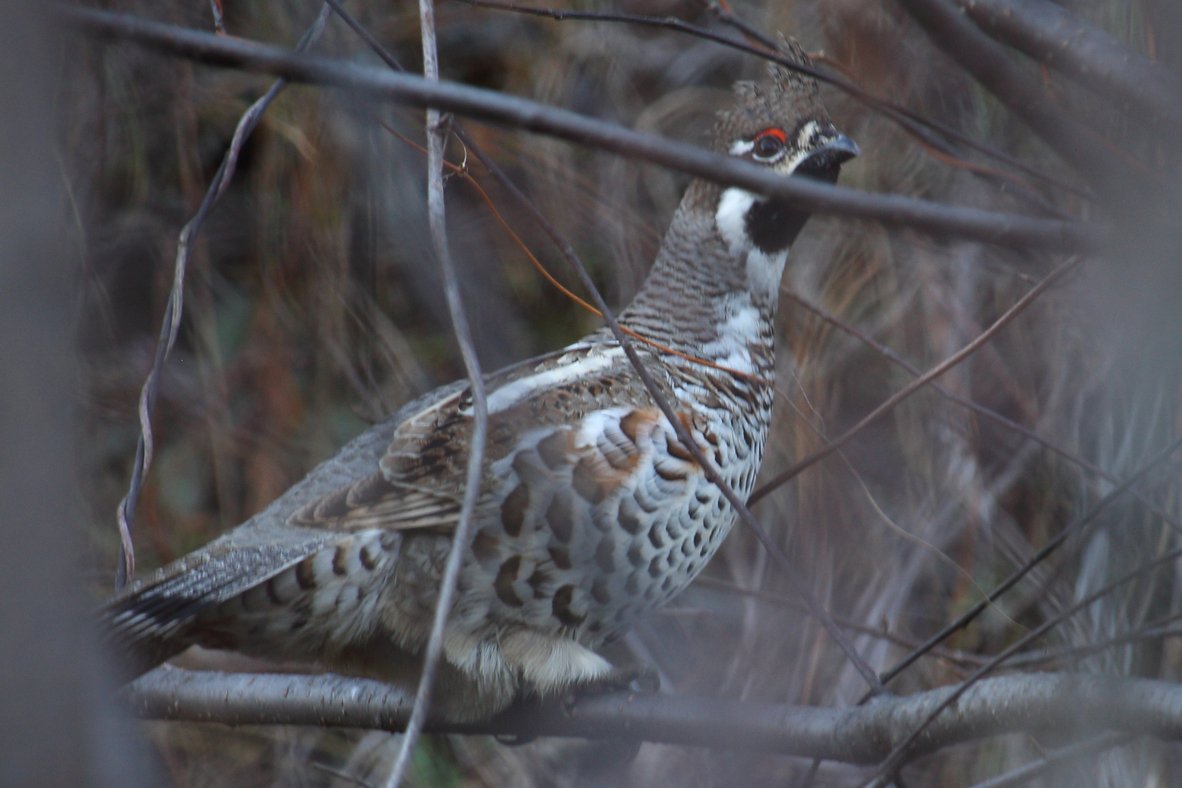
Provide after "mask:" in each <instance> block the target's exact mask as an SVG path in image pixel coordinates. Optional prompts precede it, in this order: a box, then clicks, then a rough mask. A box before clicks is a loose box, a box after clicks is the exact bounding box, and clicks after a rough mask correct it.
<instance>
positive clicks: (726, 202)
mask: <svg viewBox="0 0 1182 788" xmlns="http://www.w3.org/2000/svg"><path fill="white" fill-rule="evenodd" d="M757 199H759V198H758V197H757V196H756V195H754V194H752V193H751V192H749V191H747V190H746V189H740V188H739V187H737V186H732V187H730V188H729V189H727V190H725V191H724V192H723V193H722V196H721V197H720V198H719V200H718V211H717V213H715V214H714V221H715V223H716V224H717V225H718V232H719V234H720V235H721V236H722V240H724V241H726V245H727V248H728V249H729V250H730V253H731V254H733V255H735V256H736V257H738V256H739V255H741V254H743V252H745V251H746V250H747V249H750V248H751V239H750V238H749V237H748V235H747V211H749V210H750V209H751V206H752V205H754V204H755V201H756V200H757Z"/></svg>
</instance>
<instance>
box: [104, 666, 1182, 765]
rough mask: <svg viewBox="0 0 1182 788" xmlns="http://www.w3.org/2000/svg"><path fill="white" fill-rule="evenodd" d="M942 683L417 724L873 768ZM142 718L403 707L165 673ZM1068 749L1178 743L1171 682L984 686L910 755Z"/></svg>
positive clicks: (325, 691) (377, 694) (380, 712)
mask: <svg viewBox="0 0 1182 788" xmlns="http://www.w3.org/2000/svg"><path fill="white" fill-rule="evenodd" d="M953 691H954V688H953V687H945V688H941V689H936V690H931V691H928V692H921V693H917V694H915V695H910V696H907V697H882V698H877V699H875V700H873V701H871V702H869V703H867V704H866V705H864V706H857V707H852V708H844V709H830V708H818V707H809V706H789V705H778V704H771V703H755V702H750V701H735V700H722V699H714V698H700V697H679V696H666V695H634V694H628V693H620V694H612V695H599V696H591V697H584V698H579V699H578V700H576V701H573V702H571V703H570V704H568V705H563V704H560V703H555V702H549V703H544V704H539V705H538V706H536V707H531V708H517V709H514V710H511V711H510V712H507V713H506V714H503V715H501V716H500V717H498V718H496V719H494V720H492V721H490V722H488V723H484V724H475V725H445V724H440V723H438V722H428V724H427V726H426V730H428V731H431V732H435V733H466V734H498V735H510V736H530V737H533V736H556V737H578V738H590V739H620V738H623V739H640V740H644V741H653V742H665V743H673V744H689V745H698V746H706V747H721V748H734V749H747V750H762V751H768V752H777V753H783V754H788V755H798V756H807V757H818V758H824V759H827V760H834V761H841V762H845V763H863V764H866V763H875V762H877V761H879V760H881V759H882V758H884V757H886V755H887V754H888V753H889V752H890V750H891V748H892V745H893V744H895V743H898V742H901V741H903V740H904V739H905V738H906V737H907V735H908V734H909V733H911V731H912V730H913V729H914V728H915V726H916V725H918V724H919V723H920V722H921V721H923V720H924V719H925V718H926V717H927V716H928V715H929V714H930V713H931V712H932V710H933V709H935V708H937V707H938V706H939V705H940V704H941V703H943V702H944V701H945V700H946V699H947V697H948V696H949V694H951V693H952V692H953ZM125 692H126V695H125V698H126V700H127V701H128V703H129V704H130V706H131V707H132V710H133V711H134V713H136V714H139V715H141V716H144V717H152V718H160V719H169V720H188V721H194V722H216V723H221V724H225V725H317V726H329V727H350V728H369V729H381V730H388V731H400V730H402V728H403V727H404V726H405V724H406V720H407V718H408V717H409V716H410V710H411V706H412V705H413V699H412V698H411V697H409V696H407V695H406V694H404V693H401V692H399V691H398V690H397V689H395V688H393V687H391V686H389V685H386V684H382V683H381V682H377V681H370V680H366V679H355V678H347V677H344V676H336V675H331V674H329V675H316V676H310V675H296V674H256V673H249V674H239V673H217V672H204V671H187V670H181V669H178V668H173V667H169V666H165V667H162V668H158V669H157V670H155V671H152V672H151V673H149V674H147V675H145V676H143V677H141V678H140V679H139V680H137V681H136V682H134V683H133V684H131V685H130V686H129V687H128V688H127V690H126V691H125ZM1052 730H1053V731H1055V732H1056V735H1057V737H1059V738H1060V740H1062V739H1063V738H1073V739H1079V738H1084V737H1088V736H1093V735H1095V734H1097V733H1102V732H1105V731H1118V732H1123V733H1134V734H1139V735H1145V736H1152V737H1156V738H1161V739H1176V738H1179V737H1182V686H1179V685H1177V684H1174V683H1169V682H1163V681H1150V680H1146V679H1129V678H1114V677H1111V676H1101V675H1090V674H1067V673H1039V674H1028V675H1011V676H999V677H995V678H990V679H984V680H982V681H980V682H978V683H977V684H975V685H974V686H972V687H971V688H969V689H968V691H967V692H965V693H964V695H962V696H961V697H960V699H959V700H958V702H957V704H956V706H955V707H954V708H950V709H947V710H946V711H945V712H944V713H942V714H941V715H940V717H939V718H938V719H937V720H936V721H935V722H934V723H932V724H931V725H929V726H928V727H927V729H926V730H925V731H924V734H923V735H922V737H920V738H919V739H918V740H917V741H916V742H915V744H914V745H913V747H912V748H911V750H910V751H909V756H910V757H917V756H920V755H924V754H926V753H930V752H935V751H937V750H940V749H943V748H945V747H949V746H951V745H955V744H959V743H962V742H967V741H973V740H977V739H982V738H986V737H990V736H995V735H1000V734H1012V733H1021V732H1027V733H1039V732H1046V731H1052Z"/></svg>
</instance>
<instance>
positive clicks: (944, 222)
mask: <svg viewBox="0 0 1182 788" xmlns="http://www.w3.org/2000/svg"><path fill="white" fill-rule="evenodd" d="M59 13H60V16H61V18H62V19H63V20H65V21H66V22H68V23H70V24H73V25H76V26H79V27H81V28H83V29H84V30H86V31H88V32H90V33H93V34H95V35H100V36H106V37H111V38H116V39H119V40H126V41H134V42H137V43H141V44H144V45H146V46H150V47H152V48H154V49H158V50H160V51H163V52H168V53H170V54H175V55H182V56H185V57H190V58H193V59H195V60H200V61H202V62H207V63H214V64H218V65H225V66H232V67H236V68H242V69H246V70H250V71H257V72H262V73H267V74H275V75H280V76H283V77H286V78H287V79H290V80H292V81H295V82H308V83H315V84H323V85H331V86H335V87H340V88H347V89H349V90H352V91H355V92H357V93H360V94H363V95H367V96H372V97H376V98H381V99H387V100H389V99H396V100H398V101H400V102H403V103H406V104H410V105H413V106H416V107H427V106H431V107H435V108H438V109H442V110H446V111H450V112H455V113H457V114H460V115H464V116H467V117H472V118H475V119H478V120H485V121H491V122H495V123H500V124H506V125H511V126H516V127H520V128H523V129H526V130H529V131H534V132H538V133H542V134H549V135H552V136H555V137H560V138H563V139H567V140H571V141H573V142H577V143H580V144H584V145H589V146H593V147H596V148H600V149H603V150H608V151H612V152H614V153H618V154H621V155H623V156H628V157H631V158H636V159H642V160H644V161H646V162H652V163H654V164H660V165H663V166H666V167H671V168H674V169H677V170H681V171H682V172H686V173H689V174H691V175H696V176H698V177H702V178H706V179H708V180H713V181H718V182H724V183H728V184H734V185H737V186H742V187H744V188H746V189H750V190H751V191H753V192H758V193H760V194H765V195H769V196H774V197H777V198H779V199H782V200H784V201H785V202H787V203H789V204H791V205H794V206H799V207H801V208H807V209H808V210H810V211H813V212H815V213H834V214H842V215H845V216H851V217H856V218H861V219H873V220H877V221H881V222H883V223H885V224H891V225H901V226H906V227H911V228H914V229H919V230H925V231H927V232H932V233H950V234H955V235H960V236H963V237H966V238H973V239H976V240H980V241H987V242H990V243H997V244H1005V245H1013V246H1019V247H1027V248H1029V247H1038V248H1046V249H1054V250H1061V251H1069V250H1089V249H1094V248H1096V247H1097V246H1098V245H1099V244H1100V241H1101V235H1100V234H1099V233H1097V232H1096V231H1095V230H1094V229H1092V228H1090V227H1088V226H1087V225H1085V224H1083V223H1081V222H1062V221H1055V220H1049V219H1031V218H1028V217H1026V216H1021V215H1017V214H1003V213H997V212H992V211H982V210H978V209H974V208H962V207H954V206H947V205H940V204H938V203H932V202H927V201H924V200H916V199H912V198H908V197H901V196H897V195H883V194H867V193H865V192H859V191H856V190H854V189H848V188H842V187H838V186H830V185H828V184H823V183H819V182H816V181H811V180H808V179H804V178H783V177H780V176H777V175H775V174H772V173H769V172H766V171H765V170H764V169H763V168H760V167H758V166H756V165H753V164H750V163H748V162H743V161H739V160H738V159H735V158H733V157H730V156H722V155H719V154H715V153H711V152H710V151H707V150H703V149H702V148H698V147H696V146H693V145H689V144H686V143H682V142H677V141H674V140H670V139H667V138H664V137H659V136H656V135H653V134H644V133H641V132H638V131H632V130H631V129H627V128H624V127H622V126H618V125H616V124H613V123H608V122H605V121H601V120H596V119H593V118H588V117H586V116H583V115H579V114H577V113H574V112H570V111H567V110H563V109H559V108H556V107H551V106H547V105H545V104H539V103H537V102H534V101H529V100H528V99H523V98H519V97H516V96H507V95H504V94H502V93H497V92H495V91H490V90H482V89H480V88H473V87H469V86H467V85H460V84H456V83H452V82H438V83H434V82H428V81H427V80H424V79H423V78H421V77H416V76H412V75H410V74H397V73H392V72H388V71H384V70H377V69H372V68H365V67H362V66H357V65H354V64H350V63H341V62H337V61H334V60H331V59H327V58H320V57H312V56H309V55H295V54H292V53H291V52H289V51H287V50H284V49H280V48H278V47H272V46H267V45H264V44H258V43H253V42H249V41H242V40H239V39H230V38H224V37H218V36H214V35H210V34H207V33H201V32H196V31H192V30H186V29H184V28H178V27H176V26H172V25H164V24H159V23H156V22H149V21H147V20H143V19H138V18H135V17H130V16H126V15H118V14H110V13H106V12H101V11H89V10H81V9H73V8H71V9H61V10H60V12H59Z"/></svg>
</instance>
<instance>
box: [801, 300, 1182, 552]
mask: <svg viewBox="0 0 1182 788" xmlns="http://www.w3.org/2000/svg"><path fill="white" fill-rule="evenodd" d="M787 296H788V297H789V298H791V299H792V300H793V301H795V302H796V303H797V304H799V305H800V306H801V307H803V308H804V309H807V310H808V311H809V312H812V313H813V314H814V315H816V316H817V317H818V318H820V319H821V320H823V321H825V322H826V323H828V324H829V325H831V326H834V327H836V328H838V329H839V330H841V331H844V332H845V333H847V334H849V335H850V336H852V337H855V338H856V339H858V340H859V341H861V342H863V343H864V344H866V345H867V346H868V347H870V348H871V349H872V350H874V352H876V353H878V354H879V355H881V356H882V357H883V358H885V359H887V360H888V361H890V362H892V363H893V364H896V365H897V366H900V367H902V368H903V369H905V370H907V372H909V373H910V374H911V375H913V376H915V377H918V376H919V375H920V374H921V372H920V369H919V367H917V366H915V365H914V364H912V363H911V362H910V361H908V360H907V359H905V358H903V357H902V356H901V355H899V354H898V353H897V352H895V351H894V350H892V349H891V348H889V347H887V346H886V345H884V344H883V343H881V342H879V341H878V340H876V339H875V338H874V337H872V336H870V335H869V334H867V333H866V332H864V331H862V330H860V329H859V328H858V327H857V326H854V325H851V324H849V323H847V322H846V321H844V320H841V319H840V318H838V317H837V316H835V315H833V314H831V313H829V312H827V311H826V310H824V309H822V308H821V307H819V306H817V305H816V304H814V303H812V302H811V301H808V300H807V299H805V298H803V297H802V296H801V295H799V294H797V293H793V292H788V293H787ZM930 386H931V388H932V389H933V390H934V391H935V392H936V393H938V394H939V395H940V396H942V397H944V398H945V399H947V400H948V401H949V402H955V403H956V404H957V405H960V406H961V407H964V408H968V409H969V410H971V411H973V412H974V413H976V414H978V415H980V416H983V417H985V418H986V419H989V420H990V421H992V422H993V423H995V424H997V425H999V426H1001V427H1004V428H1005V429H1007V430H1011V431H1013V432H1015V433H1017V434H1018V435H1021V436H1022V437H1023V438H1026V439H1028V440H1031V441H1034V442H1035V443H1037V444H1038V445H1039V446H1042V447H1043V448H1044V449H1046V450H1047V451H1049V452H1051V453H1053V454H1055V455H1057V456H1059V457H1062V458H1063V459H1064V460H1066V461H1067V462H1069V463H1071V464H1072V465H1075V466H1077V467H1079V468H1082V469H1083V470H1085V471H1087V472H1088V473H1090V474H1092V475H1094V476H1098V477H1099V478H1100V479H1102V480H1104V481H1106V482H1108V483H1109V484H1113V485H1115V484H1119V483H1120V479H1118V478H1117V477H1116V476H1114V475H1113V474H1111V473H1109V472H1108V471H1106V470H1105V469H1103V468H1101V467H1100V466H1099V465H1096V464H1095V463H1094V462H1092V461H1091V460H1089V459H1087V458H1086V457H1081V456H1079V455H1078V454H1074V453H1072V452H1070V451H1068V450H1067V449H1065V448H1063V447H1062V446H1059V445H1058V444H1056V443H1054V442H1052V441H1051V440H1049V439H1048V438H1045V437H1043V436H1042V435H1039V434H1038V433H1037V432H1035V431H1034V430H1032V429H1030V428H1029V427H1027V426H1025V425H1023V424H1019V423H1018V422H1016V421H1014V420H1013V419H1011V418H1009V417H1008V416H1005V415H1003V414H1001V413H998V412H997V411H996V410H994V409H993V408H990V407H988V406H986V405H982V404H981V403H979V402H976V401H975V400H971V399H969V398H967V397H962V396H961V395H959V394H957V393H956V392H954V391H952V390H950V389H948V388H947V387H946V386H944V385H942V384H940V383H938V382H936V381H932V382H931V383H930ZM1132 495H1133V497H1134V498H1136V499H1137V501H1138V502H1139V503H1140V504H1141V505H1142V506H1144V507H1145V509H1146V511H1148V512H1150V513H1151V514H1153V515H1154V516H1155V517H1159V518H1161V520H1162V521H1163V522H1165V523H1166V524H1168V525H1169V526H1170V527H1171V528H1173V529H1174V530H1175V531H1179V532H1182V522H1180V521H1179V520H1178V518H1176V517H1175V516H1174V515H1173V514H1171V513H1170V512H1168V511H1166V510H1165V509H1164V508H1163V507H1162V506H1161V505H1159V504H1158V503H1157V502H1156V501H1153V500H1150V499H1149V498H1148V497H1147V496H1146V495H1144V494H1143V493H1141V492H1140V491H1139V490H1133V491H1132Z"/></svg>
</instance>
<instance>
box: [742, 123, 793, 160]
mask: <svg viewBox="0 0 1182 788" xmlns="http://www.w3.org/2000/svg"><path fill="white" fill-rule="evenodd" d="M787 141H788V135H787V134H785V133H784V130H783V129H777V128H771V129H764V130H763V131H761V132H759V133H758V134H756V135H755V139H753V140H752V141H751V146H752V147H751V152H752V154H753V155H754V156H755V158H757V159H759V160H760V161H772V160H774V159H776V158H778V157H779V156H780V155H781V154H782V153H783V152H784V145H785V143H787Z"/></svg>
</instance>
